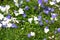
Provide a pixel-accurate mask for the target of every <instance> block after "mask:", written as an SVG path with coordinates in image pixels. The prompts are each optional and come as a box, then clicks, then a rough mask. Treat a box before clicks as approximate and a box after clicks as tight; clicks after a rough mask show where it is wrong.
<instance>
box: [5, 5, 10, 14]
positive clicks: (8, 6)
mask: <svg viewBox="0 0 60 40" xmlns="http://www.w3.org/2000/svg"><path fill="white" fill-rule="evenodd" d="M5 8H6V12H7V13H8V10H9V9H10V5H6V6H5Z"/></svg>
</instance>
